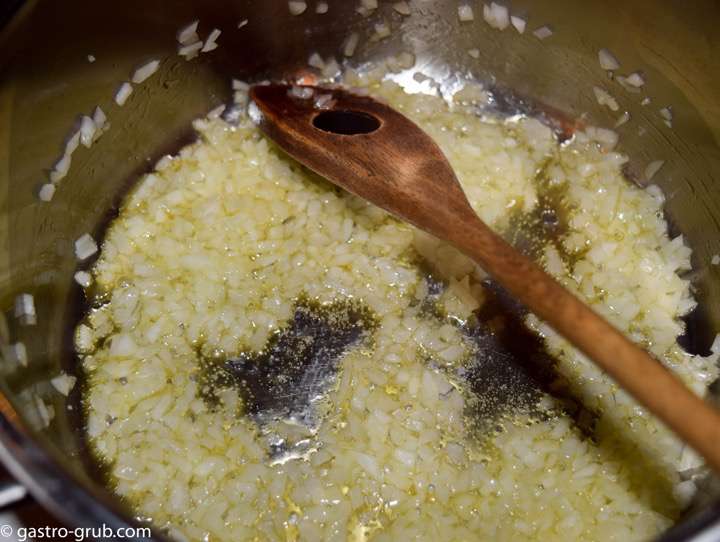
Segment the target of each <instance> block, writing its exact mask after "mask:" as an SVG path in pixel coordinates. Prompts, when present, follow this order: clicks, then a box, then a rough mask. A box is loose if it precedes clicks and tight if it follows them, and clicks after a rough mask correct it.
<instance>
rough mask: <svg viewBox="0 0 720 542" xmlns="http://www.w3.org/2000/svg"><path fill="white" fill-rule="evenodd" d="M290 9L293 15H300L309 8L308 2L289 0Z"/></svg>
mask: <svg viewBox="0 0 720 542" xmlns="http://www.w3.org/2000/svg"><path fill="white" fill-rule="evenodd" d="M288 9H289V10H290V14H291V15H300V14H302V13H305V10H306V9H307V2H303V1H302V0H290V2H288Z"/></svg>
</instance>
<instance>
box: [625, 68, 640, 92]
mask: <svg viewBox="0 0 720 542" xmlns="http://www.w3.org/2000/svg"><path fill="white" fill-rule="evenodd" d="M625 82H626V83H627V84H628V85H630V86H631V87H635V88H640V87H641V86H643V85H644V84H645V79H644V78H643V76H642V74H641V73H640V72H633V73H631V74H630V75H628V76H627V77H626V78H625Z"/></svg>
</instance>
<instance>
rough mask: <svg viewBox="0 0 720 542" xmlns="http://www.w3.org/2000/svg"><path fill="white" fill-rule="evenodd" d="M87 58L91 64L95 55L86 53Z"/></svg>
mask: <svg viewBox="0 0 720 542" xmlns="http://www.w3.org/2000/svg"><path fill="white" fill-rule="evenodd" d="M87 60H88V62H89V63H90V64H92V63H93V62H95V55H88V56H87Z"/></svg>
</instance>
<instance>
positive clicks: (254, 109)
mask: <svg viewBox="0 0 720 542" xmlns="http://www.w3.org/2000/svg"><path fill="white" fill-rule="evenodd" d="M247 114H248V117H250V120H251V121H252V122H253V124H256V125H257V124H260V123H261V122H262V119H263V114H262V111H260V108H259V107H258V105H257V104H256V103H255V102H253V101H251V102H250V103H248V111H247Z"/></svg>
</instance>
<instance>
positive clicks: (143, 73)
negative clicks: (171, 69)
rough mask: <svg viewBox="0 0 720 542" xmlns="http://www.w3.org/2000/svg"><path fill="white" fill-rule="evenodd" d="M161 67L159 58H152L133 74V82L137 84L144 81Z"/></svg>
mask: <svg viewBox="0 0 720 542" xmlns="http://www.w3.org/2000/svg"><path fill="white" fill-rule="evenodd" d="M159 67H160V61H159V60H151V61H149V62H146V63H145V64H143V65H142V66H140V67H139V68H138V69H137V70H135V73H133V76H132V82H133V83H135V84H136V85H139V84H140V83H143V82H144V81H145V80H146V79H147V78H148V77H150V76H151V75H152V74H154V73H155V72H156V71H158V68H159Z"/></svg>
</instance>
